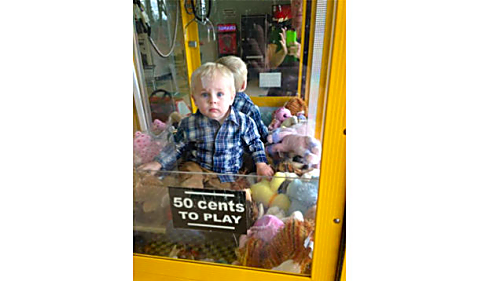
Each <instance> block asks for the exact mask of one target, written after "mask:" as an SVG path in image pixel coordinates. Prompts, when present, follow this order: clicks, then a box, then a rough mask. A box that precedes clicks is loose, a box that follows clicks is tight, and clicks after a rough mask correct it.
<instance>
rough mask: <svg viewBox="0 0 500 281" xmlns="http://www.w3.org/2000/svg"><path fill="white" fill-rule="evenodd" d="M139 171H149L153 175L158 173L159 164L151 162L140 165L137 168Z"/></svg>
mask: <svg viewBox="0 0 500 281" xmlns="http://www.w3.org/2000/svg"><path fill="white" fill-rule="evenodd" d="M138 169H139V170H147V171H151V174H153V175H154V174H155V173H156V171H158V170H159V169H161V164H160V163H158V162H156V161H152V162H149V163H146V164H142V165H140V166H139V167H138Z"/></svg>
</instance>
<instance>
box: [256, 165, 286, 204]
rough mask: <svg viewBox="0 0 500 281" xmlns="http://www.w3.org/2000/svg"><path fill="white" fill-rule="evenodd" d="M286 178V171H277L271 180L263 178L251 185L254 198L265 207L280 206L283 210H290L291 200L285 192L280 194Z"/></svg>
mask: <svg viewBox="0 0 500 281" xmlns="http://www.w3.org/2000/svg"><path fill="white" fill-rule="evenodd" d="M285 180H286V178H285V174H284V173H280V172H278V173H276V174H274V177H273V179H272V180H271V181H268V180H266V179H262V180H261V181H260V182H258V183H256V184H253V185H252V186H251V187H250V190H251V192H252V198H253V200H254V201H255V202H256V203H257V204H258V203H262V204H263V205H264V207H265V208H268V207H272V206H278V207H279V208H280V209H282V210H285V211H286V210H288V207H289V206H290V200H289V199H288V197H287V196H286V195H285V194H279V193H278V189H279V187H280V185H281V184H282V183H283V182H284V181H285Z"/></svg>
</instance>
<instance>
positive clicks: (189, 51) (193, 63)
mask: <svg viewBox="0 0 500 281" xmlns="http://www.w3.org/2000/svg"><path fill="white" fill-rule="evenodd" d="M184 1H186V0H179V5H181V6H180V7H181V11H182V13H181V14H182V29H183V30H184V32H183V33H184V50H186V64H187V70H188V84H189V92H191V74H192V73H193V71H195V69H196V68H198V67H199V66H200V65H201V57H200V40H199V35H198V23H197V22H196V21H192V20H193V18H194V14H193V15H189V14H188V13H187V12H186V9H184ZM188 24H189V26H188V28H187V30H185V27H186V25H188ZM189 42H196V46H195V47H190V46H189ZM190 96H191V95H190ZM191 108H192V109H193V112H195V111H196V105H195V104H194V101H193V98H191Z"/></svg>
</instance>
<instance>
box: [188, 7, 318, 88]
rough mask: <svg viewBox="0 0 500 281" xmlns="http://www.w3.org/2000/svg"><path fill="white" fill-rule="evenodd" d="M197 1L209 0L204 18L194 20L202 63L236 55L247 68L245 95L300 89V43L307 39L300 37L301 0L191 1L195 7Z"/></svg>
mask: <svg viewBox="0 0 500 281" xmlns="http://www.w3.org/2000/svg"><path fill="white" fill-rule="evenodd" d="M304 1H305V0H304ZM201 2H204V3H206V5H207V6H208V5H209V4H211V9H210V13H209V14H208V9H207V13H205V15H207V14H208V17H207V20H205V21H198V33H199V36H200V55H201V62H202V63H204V62H213V61H215V60H217V59H218V58H220V57H223V56H227V55H235V56H238V57H241V58H242V59H243V61H244V62H245V63H246V64H247V68H248V86H247V88H246V90H245V93H246V94H247V95H248V96H297V95H298V93H299V92H300V93H304V89H299V88H298V86H299V79H302V78H301V77H299V69H300V65H301V62H300V58H301V53H302V52H303V53H304V54H305V56H306V57H307V50H301V46H308V43H307V42H308V38H304V39H305V40H302V25H303V20H302V19H303V17H302V11H303V8H302V7H303V0H280V1H277V0H259V1H252V0H242V1H240V0H238V1H236V0H217V1H210V0H207V1H194V3H195V6H196V5H201V4H200V3H201ZM305 18H306V17H304V20H305ZM304 24H305V22H304ZM307 26H308V25H307ZM214 29H215V33H216V34H217V36H216V38H214V36H213V34H214V33H213V30H214ZM214 39H216V40H214ZM306 61H307V60H306V59H304V58H303V59H302V65H303V69H305V68H306V67H307V64H306ZM303 73H304V74H305V71H304V72H303ZM303 76H304V77H305V75H303ZM304 84H305V83H304ZM301 96H302V97H304V94H301Z"/></svg>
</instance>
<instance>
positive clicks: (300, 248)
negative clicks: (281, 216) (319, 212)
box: [235, 219, 314, 274]
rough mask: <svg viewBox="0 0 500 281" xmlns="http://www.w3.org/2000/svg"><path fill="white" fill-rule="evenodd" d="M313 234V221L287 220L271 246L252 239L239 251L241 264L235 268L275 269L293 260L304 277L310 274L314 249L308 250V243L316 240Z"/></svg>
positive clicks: (270, 243) (237, 251)
mask: <svg viewBox="0 0 500 281" xmlns="http://www.w3.org/2000/svg"><path fill="white" fill-rule="evenodd" d="M313 231H314V222H313V221H310V220H306V221H300V220H298V219H290V220H287V221H286V222H285V225H284V226H283V227H282V228H281V229H280V230H279V232H278V233H277V234H276V236H275V237H274V238H273V239H272V240H271V241H270V242H269V243H266V242H264V241H263V240H260V239H258V238H256V237H251V238H249V239H248V240H247V241H246V243H245V245H244V246H243V247H241V248H238V249H237V250H236V256H237V258H238V261H237V263H235V264H238V265H244V266H251V267H260V268H265V269H272V268H276V267H278V266H279V265H281V264H283V263H284V262H286V261H288V260H290V261H293V263H295V264H297V265H298V267H299V268H300V273H305V274H307V273H310V270H311V262H312V260H311V258H310V256H309V254H310V251H311V249H310V248H306V247H305V246H304V242H305V241H306V239H307V238H308V237H309V238H311V237H312V234H313Z"/></svg>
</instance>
